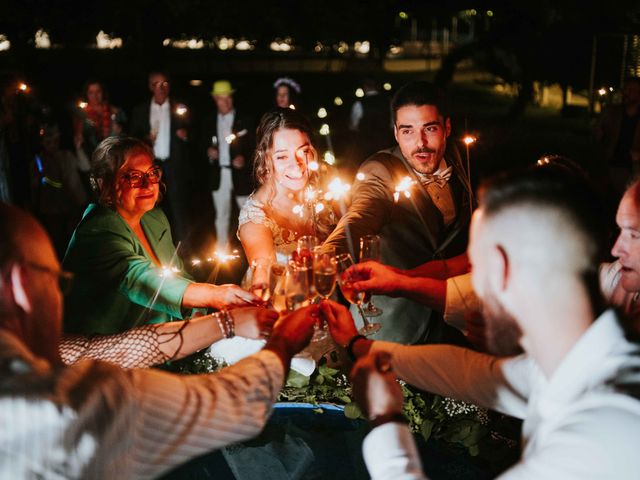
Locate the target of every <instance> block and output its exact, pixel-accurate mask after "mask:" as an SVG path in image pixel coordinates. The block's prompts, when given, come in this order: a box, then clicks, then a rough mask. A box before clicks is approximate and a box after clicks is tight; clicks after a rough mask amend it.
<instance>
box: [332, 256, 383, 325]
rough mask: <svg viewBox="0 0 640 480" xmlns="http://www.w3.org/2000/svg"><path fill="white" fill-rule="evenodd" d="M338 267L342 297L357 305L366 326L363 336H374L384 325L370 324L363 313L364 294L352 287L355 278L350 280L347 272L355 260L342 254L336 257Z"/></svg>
mask: <svg viewBox="0 0 640 480" xmlns="http://www.w3.org/2000/svg"><path fill="white" fill-rule="evenodd" d="M336 262H337V267H338V284H339V285H340V290H341V291H342V295H344V298H346V299H347V301H348V302H349V303H352V304H354V305H356V307H357V308H358V312H360V316H361V317H362V322H363V324H364V326H363V327H362V328H361V329H360V330H359V332H360V333H361V334H362V335H372V334H374V333H376V332H377V331H378V330H380V328H382V325H381V324H380V323H370V322H369V320H368V319H367V317H366V315H365V314H364V312H363V311H362V302H363V301H364V292H357V291H356V290H355V289H354V288H353V287H352V286H351V285H352V281H353V280H355V279H354V278H350V277H348V276H347V275H346V273H345V272H346V271H347V269H348V268H349V267H351V266H353V264H354V263H353V259H352V258H351V255H350V254H348V253H343V254H340V255H338V256H337V257H336Z"/></svg>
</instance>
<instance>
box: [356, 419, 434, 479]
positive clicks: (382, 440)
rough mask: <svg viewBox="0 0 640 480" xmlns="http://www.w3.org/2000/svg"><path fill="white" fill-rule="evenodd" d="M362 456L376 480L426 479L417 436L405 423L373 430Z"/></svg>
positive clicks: (389, 424)
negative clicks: (417, 445) (415, 437)
mask: <svg viewBox="0 0 640 480" xmlns="http://www.w3.org/2000/svg"><path fill="white" fill-rule="evenodd" d="M362 454H363V456H364V462H365V464H366V465H367V469H368V470H369V475H371V479H372V480H387V479H397V480H410V479H423V478H425V477H424V474H423V473H422V464H421V463H420V456H419V455H418V450H417V448H416V444H415V443H414V441H413V436H412V434H411V431H410V430H409V427H408V426H407V425H405V424H403V423H398V422H390V423H385V424H383V425H380V426H379V427H376V428H374V429H373V430H371V432H369V434H368V435H367V436H366V438H365V439H364V442H363V444H362Z"/></svg>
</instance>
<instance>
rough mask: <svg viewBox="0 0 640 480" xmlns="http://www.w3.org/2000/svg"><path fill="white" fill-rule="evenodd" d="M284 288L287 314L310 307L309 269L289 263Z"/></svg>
mask: <svg viewBox="0 0 640 480" xmlns="http://www.w3.org/2000/svg"><path fill="white" fill-rule="evenodd" d="M284 288H285V302H286V306H287V310H288V311H289V312H293V311H294V310H297V309H299V308H302V307H306V306H307V305H310V304H311V300H312V296H311V284H310V282H309V267H307V266H304V265H299V264H297V263H295V262H289V266H288V267H287V274H286V278H285V287H284Z"/></svg>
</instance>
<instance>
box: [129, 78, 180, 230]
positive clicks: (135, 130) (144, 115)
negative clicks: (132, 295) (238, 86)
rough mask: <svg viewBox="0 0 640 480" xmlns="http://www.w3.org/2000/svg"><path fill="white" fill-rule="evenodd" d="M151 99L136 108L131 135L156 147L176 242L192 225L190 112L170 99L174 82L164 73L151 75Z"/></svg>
mask: <svg viewBox="0 0 640 480" xmlns="http://www.w3.org/2000/svg"><path fill="white" fill-rule="evenodd" d="M149 90H150V91H151V94H152V96H151V99H150V100H148V101H146V102H143V103H140V104H139V105H137V106H136V107H135V108H134V109H133V114H132V116H131V134H132V135H133V136H135V137H137V138H140V139H141V140H144V141H146V142H148V143H149V145H151V146H153V152H154V155H155V159H156V162H157V163H158V164H159V165H160V166H161V167H162V171H163V180H164V183H165V184H166V186H167V191H166V192H165V193H164V198H163V201H162V203H161V205H160V206H161V207H162V209H163V210H164V212H165V214H166V215H167V217H168V218H169V223H170V224H171V229H172V232H173V238H174V240H175V241H179V240H185V239H186V238H187V235H188V228H189V217H188V215H189V211H190V208H189V194H188V189H189V185H190V180H191V176H192V171H191V170H192V168H191V164H190V159H189V130H188V129H189V111H188V109H187V107H186V106H185V105H184V104H181V103H178V102H175V101H173V100H172V99H170V98H169V93H170V92H171V82H170V80H169V77H168V75H167V74H166V73H164V72H159V71H156V72H151V73H150V74H149Z"/></svg>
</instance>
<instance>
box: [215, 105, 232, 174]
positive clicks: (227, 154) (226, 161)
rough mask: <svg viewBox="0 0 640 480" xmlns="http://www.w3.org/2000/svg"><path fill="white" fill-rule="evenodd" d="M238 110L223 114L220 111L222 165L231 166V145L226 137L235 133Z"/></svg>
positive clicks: (219, 137)
mask: <svg viewBox="0 0 640 480" xmlns="http://www.w3.org/2000/svg"><path fill="white" fill-rule="evenodd" d="M235 116H236V111H235V110H231V111H230V112H229V113H226V114H224V115H222V114H221V113H218V132H217V133H218V155H219V162H220V166H221V167H229V166H231V148H230V147H231V146H230V144H229V143H228V142H227V140H226V138H227V137H228V136H229V135H231V134H232V133H233V121H234V119H235Z"/></svg>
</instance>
